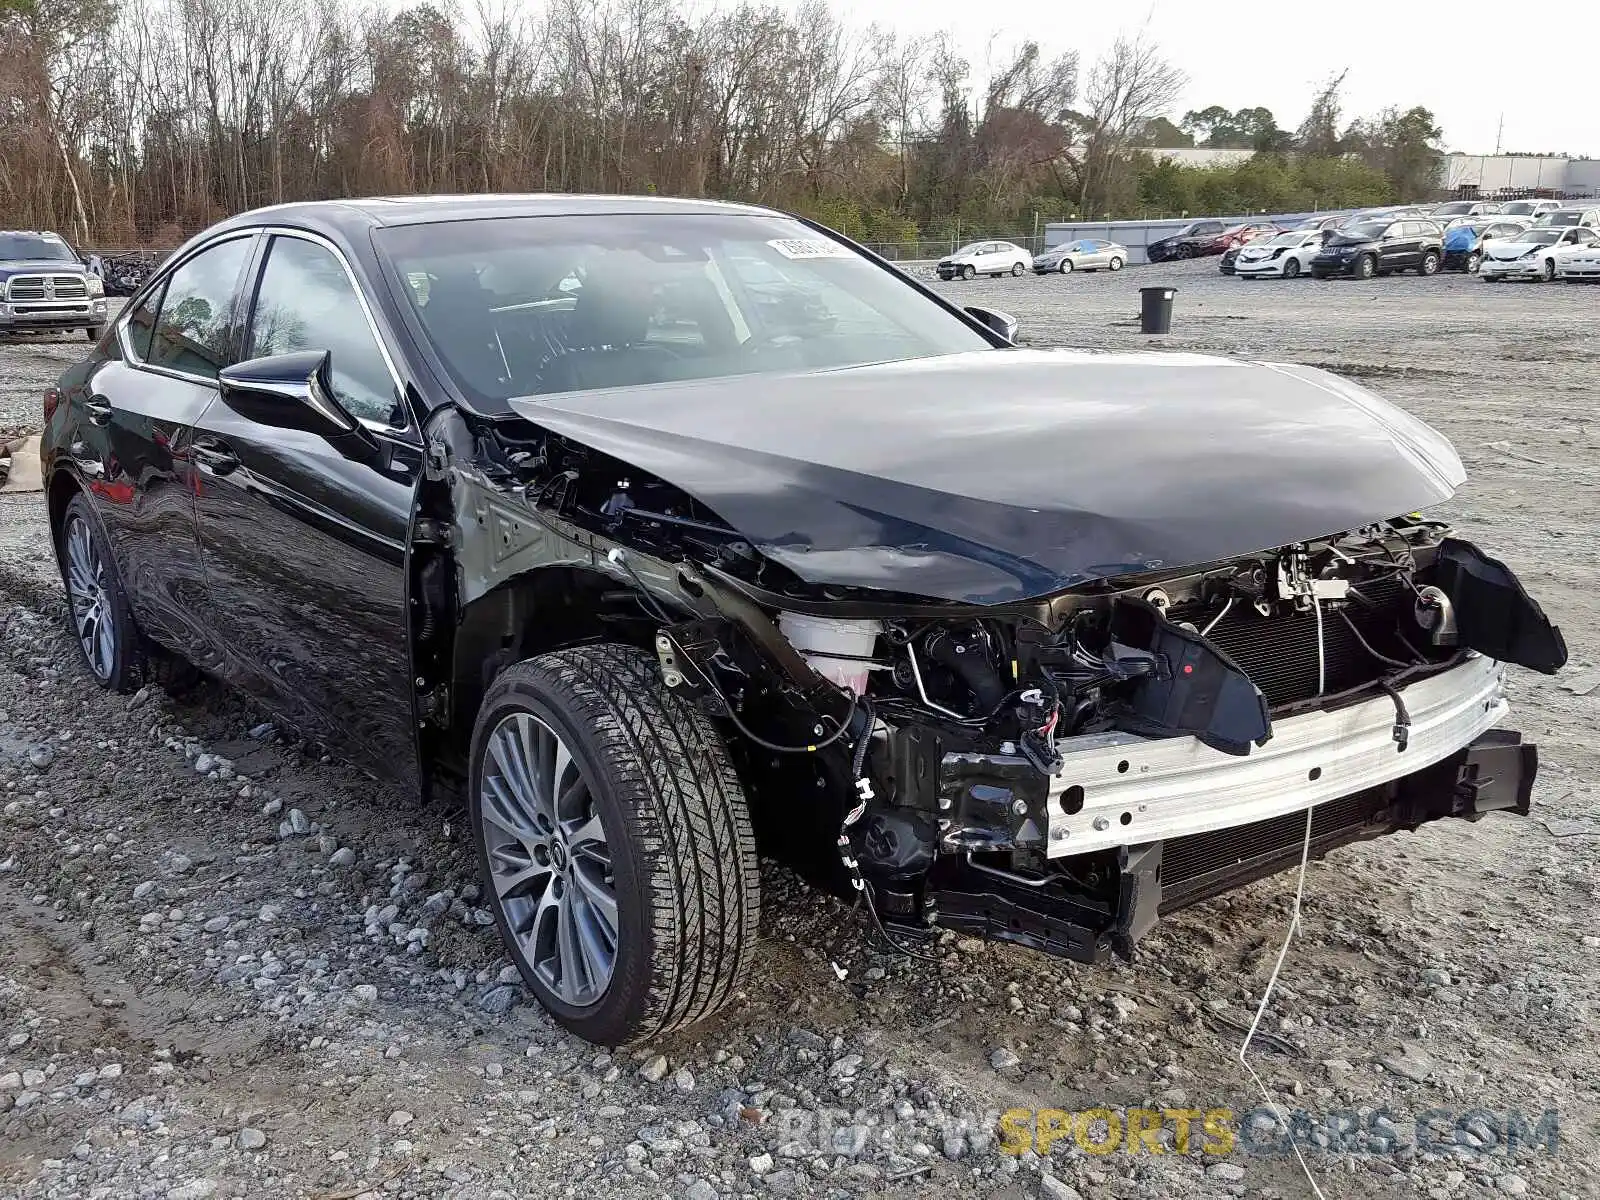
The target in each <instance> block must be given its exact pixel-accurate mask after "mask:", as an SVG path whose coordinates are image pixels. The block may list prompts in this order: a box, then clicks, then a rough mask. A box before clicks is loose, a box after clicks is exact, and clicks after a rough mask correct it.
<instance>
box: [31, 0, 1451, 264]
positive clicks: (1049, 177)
mask: <svg viewBox="0 0 1600 1200" xmlns="http://www.w3.org/2000/svg"><path fill="white" fill-rule="evenodd" d="M1184 85H1185V79H1184V76H1183V74H1182V72H1181V71H1179V70H1178V69H1177V68H1176V67H1175V66H1174V65H1173V64H1172V63H1171V62H1170V61H1168V60H1167V59H1166V58H1165V56H1164V55H1163V54H1162V52H1161V51H1160V49H1159V47H1158V46H1156V45H1155V44H1154V43H1153V42H1151V41H1149V40H1148V39H1147V38H1146V37H1144V36H1143V35H1140V36H1134V37H1126V38H1123V39H1121V40H1119V41H1118V42H1117V43H1116V44H1115V45H1114V46H1112V47H1111V49H1110V50H1108V51H1107V52H1106V53H1105V54H1104V55H1102V56H1100V57H1099V58H1098V59H1096V60H1095V61H1094V62H1092V63H1089V64H1087V66H1081V64H1080V61H1079V56H1078V55H1077V54H1076V53H1074V52H1072V51H1066V52H1061V53H1054V54H1052V53H1049V52H1047V51H1046V50H1045V49H1043V48H1041V47H1040V46H1039V45H1038V44H1036V43H1033V42H1028V43H1025V44H1023V45H1022V46H1020V47H1019V48H1018V49H1017V50H1016V51H1015V53H1014V54H1013V55H1012V56H1011V57H1010V58H1009V59H1007V60H1006V61H1004V62H1001V63H1000V64H998V65H997V66H996V65H991V66H990V67H989V68H988V69H987V70H986V71H985V72H983V74H982V76H981V78H980V76H979V75H978V74H977V73H976V72H975V71H974V67H973V64H972V63H971V62H969V61H968V59H967V58H965V57H964V56H963V55H962V54H961V53H960V52H959V50H958V48H957V47H956V46H955V45H954V44H953V43H952V42H951V40H950V39H949V38H948V37H945V36H939V35H935V36H919V37H907V36H903V35H899V34H896V33H895V32H893V31H889V30H884V29H881V28H878V27H875V26H867V27H860V26H856V25H854V24H852V23H850V22H849V21H847V20H845V19H844V18H843V17H842V16H841V15H840V14H839V13H838V12H836V11H835V10H834V9H832V8H830V7H829V6H828V4H827V2H826V0H807V2H806V3H804V4H803V5H802V6H801V7H799V8H798V9H794V10H789V11H783V10H779V9H776V8H771V7H763V6H761V5H760V4H756V3H744V4H740V5H739V6H737V7H724V8H721V9H716V10H709V11H701V10H700V9H699V8H698V7H696V8H695V9H693V10H691V9H689V8H688V7H686V6H685V5H683V4H681V3H679V2H678V0H599V2H598V3H595V2H593V0H545V2H544V3H543V5H542V6H541V7H537V8H532V7H528V6H524V5H521V4H517V3H516V2H515V0H467V7H465V8H464V9H462V10H455V9H446V8H441V7H437V6H435V5H433V4H427V3H423V4H418V5H415V6H413V7H410V8H406V9H403V10H401V11H398V12H390V11H386V10H384V9H382V8H380V7H378V6H375V5H370V4H366V3H363V2H361V0H122V2H120V3H115V4H113V3H111V0H0V212H4V213H5V221H6V223H8V224H10V225H14V226H16V225H20V226H26V227H46V228H54V229H58V230H60V231H61V232H63V233H66V234H70V235H71V236H73V237H75V238H76V239H78V240H79V241H81V242H84V243H92V244H99V245H126V246H137V245H170V244H173V243H175V242H176V241H178V240H180V239H181V237H182V236H184V235H186V234H188V233H190V232H193V231H195V230H197V229H199V228H202V227H204V226H205V225H207V224H209V223H210V222H212V221H214V220H217V219H219V218H221V217H223V216H225V215H228V214H231V213H234V212H237V211H240V210H242V209H246V208H251V207H255V206H258V205H264V204H274V203H281V202H285V201H292V200H299V199H321V198H329V197H338V196H353V195H374V194H376V195H382V194H403V193H417V192H463V191H491V192H493V191H501V192H505V191H572V192H579V191H593V192H643V193H652V192H654V193H660V194H664V195H691V196H716V197H723V198H729V199H741V200H749V201H754V202H759V203H763V204H770V205H773V206H776V207H780V208H785V209H789V210H793V211H799V212H804V213H807V214H809V215H812V216H816V217H819V218H821V219H822V220H824V221H827V222H828V223H830V224H832V225H834V226H835V227H836V228H839V229H840V230H842V231H843V232H845V233H847V234H850V235H852V236H856V237H859V238H862V239H865V240H869V241H880V242H888V241H902V240H910V239H914V238H916V237H918V236H931V237H942V236H950V235H951V234H952V232H955V233H959V232H960V231H961V230H963V229H964V230H968V231H972V232H974V233H978V232H981V231H982V230H984V229H985V228H988V229H1000V228H1009V229H1015V228H1018V227H1019V226H1023V225H1026V224H1028V223H1030V222H1032V221H1034V220H1051V219H1060V218H1064V217H1069V216H1073V215H1082V216H1085V217H1087V216H1090V215H1093V216H1096V217H1098V216H1101V215H1106V214H1109V215H1113V216H1116V215H1133V214H1136V213H1138V212H1150V211H1161V212H1176V211H1183V210H1190V211H1199V210H1210V211H1219V210H1224V209H1232V210H1237V211H1243V210H1247V209H1259V208H1264V207H1298V206H1300V205H1301V202H1302V200H1303V201H1304V206H1306V207H1310V206H1312V205H1313V204H1314V205H1317V206H1321V207H1333V206H1340V205H1345V204H1360V203H1377V202H1382V201H1385V200H1388V199H1391V198H1394V197H1395V196H1396V195H1397V194H1398V193H1400V192H1405V191H1414V190H1416V189H1417V188H1418V187H1419V186H1421V184H1422V182H1423V181H1424V180H1425V179H1428V180H1429V181H1430V182H1431V178H1430V177H1429V176H1428V174H1427V172H1428V169H1429V164H1434V166H1433V169H1434V170H1436V163H1437V140H1438V137H1439V130H1438V128H1437V126H1436V125H1435V124H1434V122H1433V119H1432V117H1431V116H1430V115H1429V114H1427V112H1426V111H1425V110H1420V109H1417V110H1412V112H1410V113H1407V114H1399V113H1394V112H1390V113H1385V114H1380V115H1379V116H1377V117H1374V118H1372V119H1370V120H1366V121H1356V122H1353V123H1351V124H1349V125H1348V126H1341V125H1340V122H1339V115H1340V114H1339V111H1338V90H1339V87H1338V85H1339V81H1333V82H1332V83H1331V84H1330V85H1329V86H1328V87H1327V88H1325V89H1324V90H1323V92H1322V93H1320V94H1319V95H1318V96H1317V97H1316V99H1315V102H1314V103H1313V105H1312V113H1311V116H1310V117H1309V118H1308V120H1307V124H1306V125H1303V126H1302V127H1301V128H1300V129H1299V130H1297V131H1295V132H1294V133H1283V132H1282V131H1279V130H1277V126H1276V122H1275V121H1274V120H1273V118H1272V114H1271V113H1269V112H1267V111H1266V110H1265V109H1249V110H1242V111H1241V112H1238V113H1230V112H1228V111H1226V110H1223V109H1217V108H1213V109H1206V110H1201V111H1199V112H1191V113H1189V114H1187V116H1186V117H1185V118H1184V120H1183V123H1182V128H1181V129H1180V128H1178V127H1177V126H1174V125H1173V124H1172V123H1171V121H1170V119H1169V118H1168V117H1167V114H1168V113H1170V112H1171V111H1172V109H1173V106H1174V105H1175V103H1176V102H1177V99H1178V97H1179V95H1180V94H1181V92H1182V90H1183V88H1184ZM1319 106H1320V107H1319ZM1328 128H1332V130H1333V133H1332V135H1331V136H1324V135H1325V134H1326V133H1327V129H1328ZM1169 131H1172V132H1171V133H1169ZM1172 136H1177V137H1179V138H1180V139H1181V138H1184V137H1187V138H1188V139H1189V142H1190V144H1193V142H1194V141H1195V140H1196V139H1197V138H1199V140H1201V142H1202V143H1203V144H1207V145H1233V144H1234V143H1236V142H1238V141H1240V140H1241V139H1244V140H1245V141H1246V142H1247V143H1248V147H1247V148H1250V149H1254V150H1258V151H1259V153H1258V154H1257V155H1255V157H1253V158H1252V159H1251V160H1250V162H1249V163H1246V164H1243V165H1236V166H1233V167H1228V168H1222V169H1218V170H1213V171H1203V170H1197V169H1195V168H1192V167H1183V166H1179V165H1176V164H1172V163H1167V162H1163V161H1161V159H1160V156H1157V155H1152V154H1151V153H1150V152H1149V150H1150V148H1151V147H1152V146H1153V145H1155V144H1157V143H1158V142H1161V141H1162V139H1163V138H1170V137H1172ZM1163 144H1166V143H1163ZM1290 198H1293V200H1294V201H1295V203H1279V201H1280V200H1288V199H1290Z"/></svg>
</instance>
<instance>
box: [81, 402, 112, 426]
mask: <svg viewBox="0 0 1600 1200" xmlns="http://www.w3.org/2000/svg"><path fill="white" fill-rule="evenodd" d="M83 410H84V411H85V412H86V413H88V414H89V424H91V425H109V424H111V401H109V400H107V399H106V398H105V397H104V396H90V397H89V398H88V399H87V400H85V401H84V402H83Z"/></svg>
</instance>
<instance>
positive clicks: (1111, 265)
mask: <svg viewBox="0 0 1600 1200" xmlns="http://www.w3.org/2000/svg"><path fill="white" fill-rule="evenodd" d="M1106 267H1107V269H1108V270H1112V271H1120V270H1122V260H1121V259H1120V258H1113V259H1112V260H1111V261H1110V262H1108V263H1107V264H1106Z"/></svg>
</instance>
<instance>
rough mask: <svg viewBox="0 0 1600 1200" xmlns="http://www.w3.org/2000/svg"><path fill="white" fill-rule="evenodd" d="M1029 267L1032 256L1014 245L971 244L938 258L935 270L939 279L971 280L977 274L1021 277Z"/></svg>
mask: <svg viewBox="0 0 1600 1200" xmlns="http://www.w3.org/2000/svg"><path fill="white" fill-rule="evenodd" d="M1032 266H1033V255H1031V254H1029V253H1028V252H1027V251H1026V250H1024V249H1023V248H1022V247H1021V246H1018V245H1016V244H1015V243H1014V242H973V243H972V244H971V245H969V246H963V247H961V249H959V250H957V251H956V252H955V253H954V254H952V255H950V256H949V257H948V258H941V259H940V260H939V263H938V265H937V267H936V268H935V270H937V271H938V273H939V278H940V279H973V278H975V277H977V276H979V275H993V276H994V277H995V278H996V279H998V278H999V277H1000V276H1002V275H1021V274H1022V273H1023V272H1024V271H1026V270H1028V269H1029V268H1030V267H1032Z"/></svg>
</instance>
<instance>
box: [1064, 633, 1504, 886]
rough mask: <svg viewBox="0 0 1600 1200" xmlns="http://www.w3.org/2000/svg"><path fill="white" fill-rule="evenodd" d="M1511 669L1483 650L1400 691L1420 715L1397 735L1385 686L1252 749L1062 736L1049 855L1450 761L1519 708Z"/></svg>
mask: <svg viewBox="0 0 1600 1200" xmlns="http://www.w3.org/2000/svg"><path fill="white" fill-rule="evenodd" d="M1504 674H1505V667H1504V665H1503V664H1501V663H1498V662H1496V661H1494V660H1493V659H1488V658H1483V657H1482V656H1478V655H1474V656H1473V657H1472V658H1470V659H1468V660H1467V661H1466V662H1464V663H1462V664H1461V665H1460V666H1458V667H1454V668H1452V669H1451V670H1449V671H1445V672H1442V673H1441V674H1438V675H1434V676H1432V677H1430V678H1427V679H1421V680H1418V681H1417V682H1415V683H1413V684H1411V685H1410V686H1409V687H1406V688H1402V689H1399V691H1400V695H1401V697H1402V698H1403V699H1404V701H1405V706H1406V709H1407V710H1408V713H1409V716H1410V722H1411V728H1410V737H1409V739H1408V740H1407V742H1406V745H1405V749H1404V750H1402V749H1401V748H1400V745H1399V743H1397V742H1396V741H1395V738H1394V726H1395V717H1396V709H1395V703H1394V701H1393V699H1391V698H1390V697H1389V696H1387V695H1383V694H1378V695H1376V696H1375V697H1374V698H1373V699H1370V700H1363V701H1361V702H1359V703H1357V704H1352V705H1350V706H1348V707H1346V708H1341V709H1339V710H1337V711H1335V712H1309V713H1305V714H1303V715H1301V716H1297V717H1287V718H1284V719H1283V720H1278V721H1274V722H1273V723H1272V738H1271V740H1270V741H1268V742H1267V744H1266V745H1265V746H1256V747H1252V749H1251V752H1250V753H1249V754H1248V755H1245V756H1243V757H1239V756H1235V755H1231V754H1224V753H1222V752H1221V751H1220V750H1213V749H1211V748H1210V747H1209V746H1206V745H1203V744H1201V743H1200V742H1199V741H1197V740H1196V739H1195V738H1192V737H1176V738H1142V737H1138V736H1136V735H1133V734H1126V733H1104V734H1089V735H1086V736H1083V737H1072V738H1061V739H1060V740H1058V741H1057V742H1056V749H1057V750H1059V751H1060V752H1061V754H1062V756H1063V758H1064V759H1065V760H1066V761H1065V765H1064V766H1063V767H1062V769H1061V772H1060V773H1059V774H1058V775H1056V776H1055V777H1054V778H1053V779H1052V780H1051V781H1050V802H1049V808H1048V814H1049V816H1048V821H1049V832H1048V839H1047V842H1046V846H1047V849H1046V853H1047V855H1048V856H1049V857H1051V858H1060V857H1062V856H1063V855H1068V854H1083V853H1085V852H1087V851H1091V850H1104V849H1106V848H1107V847H1111V846H1125V845H1134V844H1137V843H1140V842H1155V841H1162V840H1165V839H1167V838H1177V837H1184V836H1187V835H1189V834H1194V833H1208V832H1210V831H1212V830H1215V829H1227V828H1230V827H1232V826H1235V825H1248V824H1249V823H1251V822H1252V821H1262V820H1266V819H1267V818H1269V817H1276V816H1281V815H1283V814H1284V813H1292V812H1303V811H1304V810H1305V809H1307V808H1310V807H1313V806H1314V805H1318V804H1322V803H1324V802H1325V801H1328V800H1336V799H1338V798H1339V797H1341V796H1348V795H1350V794H1351V793H1352V792H1359V791H1362V790H1364V789H1366V788H1370V787H1374V786H1376V785H1377V784H1380V783H1387V782H1388V781H1389V780H1391V779H1398V778H1400V777H1401V776H1403V775H1409V774H1411V773H1412V772H1413V771H1420V770H1421V769H1422V768H1423V767H1426V766H1430V765H1432V764H1433V763H1436V762H1438V761H1439V760H1440V759H1443V758H1447V757H1448V756H1449V755H1451V754H1454V753H1455V752H1456V751H1457V750H1460V749H1461V748H1462V747H1463V746H1466V745H1467V744H1469V743H1470V742H1472V741H1473V739H1475V738H1476V737H1477V736H1478V735H1479V734H1481V733H1483V732H1484V731H1485V730H1487V729H1489V728H1491V727H1492V726H1494V725H1495V724H1496V723H1498V722H1499V721H1500V720H1501V718H1503V717H1504V716H1505V715H1506V713H1507V712H1508V711H1509V710H1510V706H1509V705H1508V704H1507V703H1506V701H1505V698H1504V696H1503V694H1502V684H1503V677H1504Z"/></svg>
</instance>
